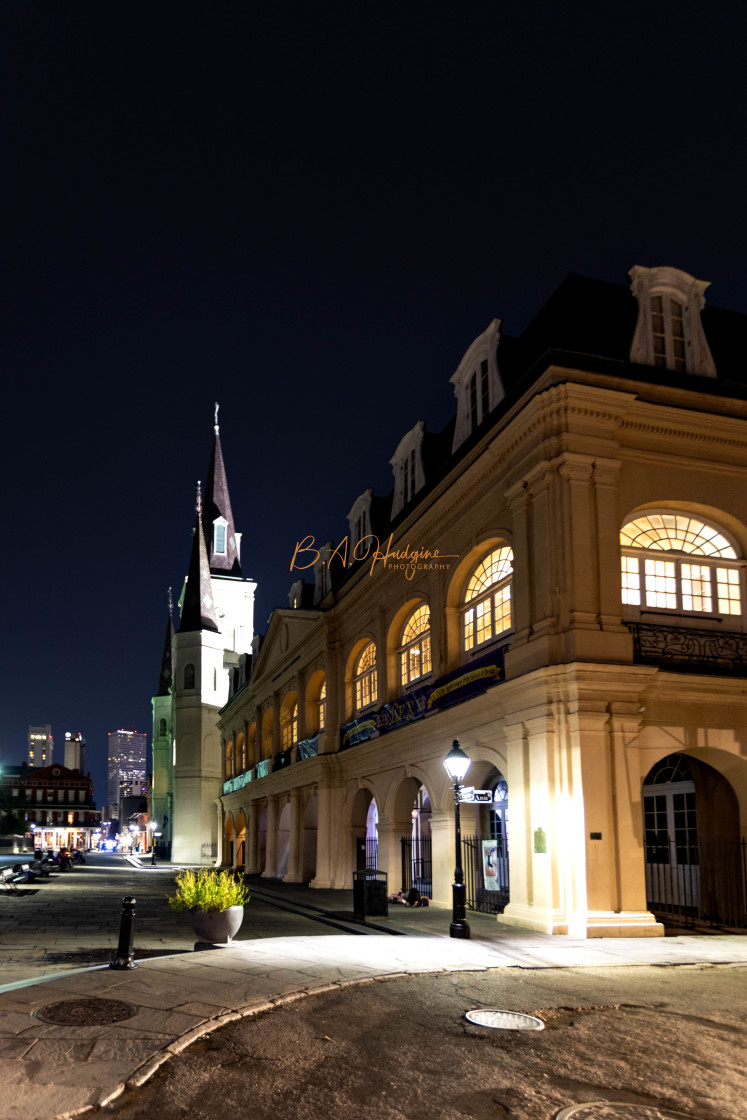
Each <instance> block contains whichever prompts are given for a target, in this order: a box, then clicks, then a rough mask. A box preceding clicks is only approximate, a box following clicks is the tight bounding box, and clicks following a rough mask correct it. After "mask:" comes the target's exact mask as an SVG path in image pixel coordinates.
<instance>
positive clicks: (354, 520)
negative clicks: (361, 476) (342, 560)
mask: <svg viewBox="0 0 747 1120" xmlns="http://www.w3.org/2000/svg"><path fill="white" fill-rule="evenodd" d="M372 497H373V489H372V488H371V487H370V486H369V488H368V490H364V491H363V493H362V494H361V495H359V497H357V498H356V499H355V501H354V502H353V505H352V506H351V509H350V513H349V514H348V529H349V533H350V552H349V560H348V563H352V562H353V561H354V560H357V559H362V557H363V551H364V550H363V549H361V551H360V553H359V554H358V555H356V553H355V547H356V545H357V544H358V542H359V541H362V540H365V538H366V537H367V536H368V535H369V533H370V532H371V498H372ZM364 548H365V546H364Z"/></svg>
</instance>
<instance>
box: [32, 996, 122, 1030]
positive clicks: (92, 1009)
mask: <svg viewBox="0 0 747 1120" xmlns="http://www.w3.org/2000/svg"><path fill="white" fill-rule="evenodd" d="M137 1012H138V1009H137V1007H135V1006H134V1005H133V1004H131V1003H125V1002H124V1001H123V1000H121V999H65V1000H62V1001H61V1002H60V1003H48V1004H47V1005H46V1006H45V1007H38V1008H37V1009H36V1011H35V1012H34V1015H35V1016H36V1018H37V1019H41V1020H43V1022H45V1023H58V1024H59V1025H61V1026H64V1027H89V1026H96V1025H97V1024H99V1023H102V1024H103V1023H117V1022H119V1020H120V1019H131V1018H132V1016H133V1015H137Z"/></svg>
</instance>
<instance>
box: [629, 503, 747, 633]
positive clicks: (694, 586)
mask: <svg viewBox="0 0 747 1120" xmlns="http://www.w3.org/2000/svg"><path fill="white" fill-rule="evenodd" d="M620 549H621V565H622V601H623V603H625V604H626V605H627V606H631V607H643V608H646V609H653V610H665V611H673V612H675V613H677V614H697V615H712V616H716V615H741V613H742V588H741V583H742V574H741V571H740V568H741V565H740V563H739V559H738V556H737V550H736V548H735V546H734V544H733V542H732V541H731V540H729V539H728V538H727V537H726V536H725V534H724V533H723V531H722V530H720V529H719V528H717V527H716V526H714V525H709V524H708V523H707V522H705V521H702V520H701V519H700V518H698V517H691V516H690V515H689V514H687V513H675V512H661V513H654V512H651V513H647V514H641V515H640V516H639V517H636V518H634V519H633V520H632V521H629V522H628V523H627V524H626V525H624V526H623V528H622V529H621V531H620Z"/></svg>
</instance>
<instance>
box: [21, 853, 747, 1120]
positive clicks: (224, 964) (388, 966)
mask: <svg viewBox="0 0 747 1120" xmlns="http://www.w3.org/2000/svg"><path fill="white" fill-rule="evenodd" d="M173 874H174V869H173V868H169V869H166V868H164V869H156V870H154V869H152V868H150V867H147V866H146V867H143V868H142V869H138V868H134V867H129V866H125V865H124V864H123V861H122V859H121V857H106V859H104V858H103V857H94V858H93V859H92V860H90V861H89V864H87V865H86V867H83V868H79V869H77V870H76V871H75V872H71V873H69V875H66V876H59V877H58V878H57V879H56V880H55V881H54V882H52V883H45V884H43V885H42V886H41V887H40V888H39V889H38V891H37V892H36V893H35V894H30V895H29V896H28V897H26V898H20V899H19V898H18V896H14V895H7V896H6V895H3V896H2V897H0V963H3V967H4V972H3V979H4V980H5V981H6V982H5V984H4V985H3V987H0V1082H1V1083H2V1094H1V1095H0V1120H52V1118H57V1117H70V1116H73V1115H77V1114H79V1113H80V1112H83V1111H86V1110H88V1109H91V1108H95V1107H96V1106H102V1105H105V1104H107V1103H112V1102H115V1101H116V1100H117V1098H118V1097H119V1096H120V1094H122V1093H123V1092H124V1091H125V1089H126V1088H127V1089H129V1090H131V1089H133V1088H137V1087H138V1086H141V1085H143V1084H144V1083H146V1082H147V1081H148V1080H149V1079H150V1078H151V1077H152V1076H153V1075H154V1073H155V1072H156V1071H157V1070H159V1069H160V1068H161V1067H162V1066H163V1065H164V1063H166V1062H168V1061H169V1060H170V1059H171V1058H172V1057H173V1056H174V1055H176V1054H179V1053H180V1052H181V1051H183V1050H184V1049H185V1048H186V1047H188V1046H190V1044H191V1043H193V1042H195V1041H197V1040H200V1039H203V1038H204V1037H205V1036H206V1035H210V1034H211V1033H212V1032H214V1031H216V1030H218V1029H219V1028H221V1027H223V1026H224V1025H226V1024H229V1023H232V1022H235V1021H238V1020H240V1019H242V1018H244V1017H247V1016H249V1017H252V1016H257V1015H259V1014H261V1013H264V1012H272V1011H274V1010H276V1009H279V1008H282V1007H284V1006H287V1005H289V1004H291V1003H294V1002H295V1001H298V1000H301V999H304V998H305V997H309V996H314V995H320V994H323V993H342V992H345V991H348V990H350V989H351V988H352V987H354V986H357V985H361V984H367V983H371V982H373V981H377V980H384V979H391V978H396V977H407V976H419V975H425V974H437V973H443V974H451V973H459V972H464V973H477V974H480V973H483V974H486V976H488V975H493V973H494V970H505V969H524V970H533V971H534V970H538V969H558V968H560V969H594V968H596V969H598V968H604V969H609V968H619V967H624V966H627V967H628V968H630V967H634V966H637V967H640V966H647V965H656V966H666V965H697V966H701V967H705V968H707V967H710V966H730V967H733V966H743V965H744V964H745V963H747V937H743V936H734V935H705V936H687V935H683V936H678V937H666V938H656V939H652V938H637V939H636V938H631V939H627V938H605V939H595V940H590V941H582V940H573V939H570V938H565V937H549V936H545V935H542V934H537V933H533V932H530V931H526V930H519V929H514V928H509V927H503V926H500V925H498V923H496V922H495V921H494V920H493V919H492V918H490V917H488V916H487V915H481V914H470V915H469V921H470V925H471V927H472V939H471V940H469V941H458V940H453V939H451V938H449V936H448V927H449V921H450V912H449V911H447V910H445V909H442V908H438V907H434V906H431V907H429V908H428V909H423V910H407V909H406V908H404V907H396V908H395V907H394V906H392V907H390V911H389V915H390V916H389V918H388V919H385V920H379V919H376V920H375V924H376V925H377V926H379V927H380V928H381V929H390V930H397V931H398V932H399V933H401V934H404V935H405V936H390V935H389V934H388V933H385V932H377V933H371V934H367V935H365V936H351V935H350V934H342V933H337V932H330V931H329V928H328V927H325V926H323V925H322V926H314V927H313V928H314V932H313V933H310V932H306V933H299V934H296V935H294V936H289V935H288V934H287V933H286V935H285V936H279V937H278V936H256V934H257V933H258V932H260V931H259V930H258V928H257V927H256V926H255V925H254V923H253V913H252V908H253V905H254V900H252V902H250V903H249V905H248V907H247V910H246V916H245V920H244V925H243V927H242V931H241V934H243V937H242V936H241V934H240V935H239V938H240V939H237V940H236V941H235V942H234V943H233V944H232V945H231V946H229V947H227V948H224V949H219V950H215V951H205V952H194V951H186V950H187V949H188V948H191V944H192V939H191V936H190V935H189V934H188V933H187V932H186V929H185V926H184V922H183V916H182V920H181V921H179V922H177V921H176V919H178V918H179V917H180V916H179V915H171V912H170V911H169V910H168V908H167V907H166V905H165V895H166V893H167V891H168V889H169V885H170V882H171V881H172V879H173ZM133 882H134V884H135V885H134V886H133V885H132V884H133ZM266 886H267V887H270V886H271V885H270V884H266ZM272 886H273V887H274V889H276V890H281V891H282V893H283V894H285V895H286V897H288V898H294V897H295V898H296V899H299V898H300V897H301V895H305V897H306V898H307V899H308V900H309V901H311V902H313V903H314V904H315V905H318V906H321V907H324V908H327V909H330V910H334V911H335V912H338V913H344V912H347V911H350V910H352V898H351V892H323V891H309V890H308V889H306V888H299V887H296V888H290V887H289V886H288V887H286V888H285V889H283V888H282V887H279V886H278V885H277V884H274V885H272ZM250 889H251V887H250ZM257 889H258V890H259V886H258V887H257ZM42 892H49V893H48V894H44V895H43V894H42ZM127 893H132V894H133V895H135V896H136V897H137V898H138V899H140V898H142V899H143V906H142V911H143V917H142V919H141V918H140V916H139V905H140V904H138V917H137V919H136V927H135V946H136V951H135V958H136V963H137V967H136V968H135V969H132V970H122V971H120V970H114V969H110V968H109V967H108V965H97V966H93V967H88V968H85V969H81V968H79V967H75V966H74V962H72V964H71V962H67V963H68V965H69V966H71V967H72V968H73V970H68V972H67V974H63V975H59V974H51V975H50V974H49V973H47V975H46V976H44V975H43V974H42V975H40V974H39V973H36V974H29V972H30V971H32V969H33V962H32V958H33V956H34V953H35V954H36V956H37V958H39V960H40V961H41V962H44V961H46V963H42V964H41V965H40V967H41V968H42V970H43V969H50V968H51V967H54V965H55V962H54V961H52V962H50V961H49V960H48V959H47V958H46V953H47V951H48V947H49V945H50V943H51V944H55V945H58V946H62V947H63V949H67V950H68V953H69V954H72V953H73V951H74V950H73V948H72V947H73V946H74V945H77V946H78V948H81V946H80V941H81V940H83V939H87V943H88V945H89V946H90V944H91V942H92V941H95V942H96V944H97V947H101V948H102V949H103V948H105V946H103V945H102V944H101V943H102V941H104V939H105V938H106V939H108V942H107V944H108V946H109V947H111V948H114V947H115V946H116V924H114V925H113V924H112V921H111V918H110V917H109V916H107V918H106V920H104V919H103V918H102V916H101V915H99V917H98V921H96V920H95V919H94V920H92V910H93V911H95V908H96V902H97V901H98V902H102V901H106V903H107V906H108V905H109V903H111V901H112V900H113V896H115V895H118V896H119V898H120V899H121V897H122V895H123V894H127ZM54 895H57V896H58V901H57V907H55V900H54ZM63 898H67V899H68V906H67V908H65V907H64V906H62V902H63ZM71 903H73V904H74V907H73V908H74V909H78V912H79V913H78V916H79V918H80V921H79V922H78V924H75V922H74V921H73V920H71V919H70V917H68V919H67V920H66V922H65V924H64V925H60V924H59V923H58V921H57V919H56V917H55V909H56V908H57V909H58V910H61V911H62V912H64V913H66V914H68V915H70V912H71V911H70V904H71ZM31 904H33V905H35V906H36V907H41V906H42V905H44V906H47V907H48V909H47V910H45V911H44V920H45V922H46V925H45V927H44V928H37V929H36V930H35V931H34V930H33V929H32V923H33V920H34V913H35V912H36V915H37V921H38V920H41V915H42V911H41V910H36V911H32V909H31ZM27 906H28V907H29V909H28V910H25V909H24V908H25V907H27ZM258 909H259V908H258ZM115 913H116V910H115ZM74 916H75V915H74V914H73V917H74ZM265 920H267V921H269V920H268V919H267V918H265ZM278 921H281V922H282V923H285V922H288V923H291V927H290V928H292V929H293V932H294V933H295V929H296V928H298V923H300V922H302V921H303V922H304V923H308V919H307V918H305V917H304V918H301V917H299V916H298V915H295V914H290V913H285V914H283V915H282V916H281V917H280V918H278V916H277V915H276V916H275V917H274V918H273V919H272V922H274V923H276V924H275V926H274V928H275V929H276V930H277V929H278V928H282V926H281V927H278V925H277V922H278ZM14 923H16V924H15V925H14ZM169 923H171V924H170V925H169ZM269 924H272V923H269ZM102 927H103V928H102ZM285 928H286V930H287V929H288V928H289V927H288V926H287V925H286V926H285ZM309 928H310V927H309ZM172 930H173V931H174V932H173V934H172V932H171V931H172ZM8 937H10V938H11V939H12V938H14V937H15V938H16V941H17V943H18V944H17V945H16V948H15V950H14V949H13V946H12V945H10V947H9V948H8V949H7V950H6V945H7V939H8ZM34 938H35V942H34V943H35V944H36V945H37V948H36V949H33V950H32V947H31V941H32V940H33V939H34ZM22 944H23V945H25V950H24V949H22V948H20V946H21V945H22ZM148 945H149V946H150V950H148V948H147V946H148ZM138 951H140V952H141V957H140V959H138ZM148 951H150V952H155V953H166V954H169V955H162V956H151V957H150V959H142V956H143V955H145V954H146V953H147V952H148ZM14 952H15V959H16V965H15V969H16V971H17V972H18V954H19V953H21V955H23V953H24V952H25V958H24V960H25V967H24V970H25V971H26V973H27V974H26V975H25V976H23V977H18V978H16V979H15V980H12V981H7V979H6V976H7V975H8V973H7V972H6V971H5V965H4V962H5V960H6V959H8V961H9V963H10V958H12V957H13V953H14ZM40 953H41V956H40ZM58 955H64V953H58ZM57 963H59V962H57ZM10 971H13V970H12V969H11V970H10ZM734 975H735V983H736V977H737V975H739V976H743V975H744V973H743V972H739V970H737V972H736V973H735V974H734ZM96 1000H110V1001H118V1003H119V1004H125V1005H127V1006H126V1007H125V1008H124V1011H127V1012H130V1011H131V1017H128V1018H122V1019H119V1020H117V1021H113V1022H109V1023H106V1024H100V1023H92V1022H90V1021H86V1018H87V1016H88V1018H89V1019H90V1016H91V1015H92V1014H93V1012H95V1011H96V1010H97V1008H99V1007H100V1006H101V1005H98V1004H96V1003H95V1002H84V1003H83V1004H82V1013H83V1020H84V1021H83V1024H82V1025H79V1026H73V1025H58V1024H55V1023H52V1022H49V1021H46V1020H45V1019H42V1018H39V1017H38V1015H39V1012H40V1011H41V1013H42V1014H45V1012H44V1010H43V1009H45V1008H49V1007H50V1005H53V1004H57V1003H67V1002H68V1001H96ZM321 1114H323V1113H320V1115H321ZM496 1115H498V1116H500V1115H501V1114H500V1113H496Z"/></svg>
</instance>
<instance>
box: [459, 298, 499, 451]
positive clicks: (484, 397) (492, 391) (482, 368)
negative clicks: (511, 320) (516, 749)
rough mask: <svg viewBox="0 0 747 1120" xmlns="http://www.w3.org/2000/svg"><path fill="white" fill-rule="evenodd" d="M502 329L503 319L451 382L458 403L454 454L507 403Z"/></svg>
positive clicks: (478, 340)
mask: <svg viewBox="0 0 747 1120" xmlns="http://www.w3.org/2000/svg"><path fill="white" fill-rule="evenodd" d="M500 327H501V323H500V319H493V322H492V323H491V324H490V326H489V327H488V329H487V330H486V331H484V332H483V334H481V335H480V336H479V338H476V339H475V341H474V342H473V343H472V345H471V346H470V348H469V350H468V351H467V353H466V354H465V355H464V357H463V358H462V360H461V362H460V363H459V367H458V368H457V371H456V373H455V374H454V376H453V377H452V378H451V383H452V385H453V386H454V395H455V396H456V399H457V420H456V427H455V429H454V442H453V445H452V451H456V449H457V447H459V446H460V444H462V443H464V441H465V440H466V439H467V438H468V436H470V435H471V434H472V432H474V431H475V430H476V429H477V428H478V427H479V426H480V424H482V422H483V420H485V419H486V418H487V416H488V415H489V413H490V412H491V411H492V410H493V409H494V408H495V406H496V405H497V404H498V403H499V402H500V401H502V400H503V396H504V393H503V385H502V384H501V378H500V373H499V372H498V343H499V341H500V333H501V332H500Z"/></svg>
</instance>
